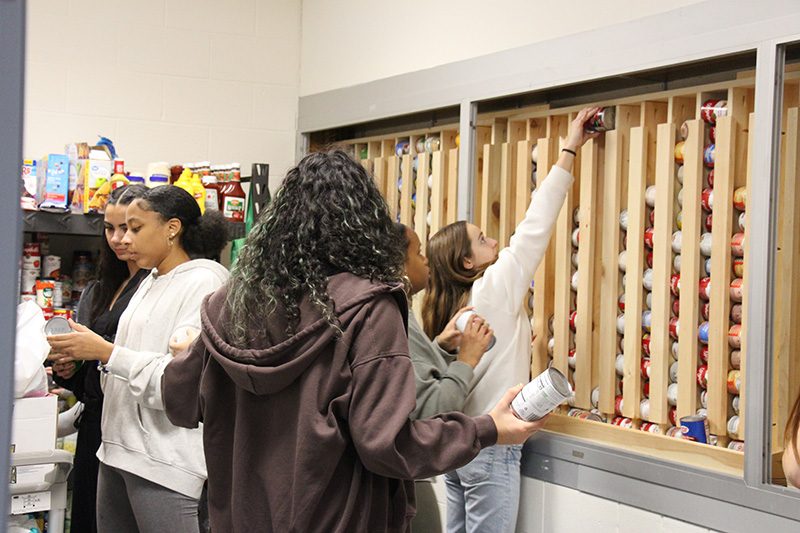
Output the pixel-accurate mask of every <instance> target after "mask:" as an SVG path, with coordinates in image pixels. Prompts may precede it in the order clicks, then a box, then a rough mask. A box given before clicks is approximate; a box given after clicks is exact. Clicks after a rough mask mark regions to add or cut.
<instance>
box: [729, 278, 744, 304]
mask: <svg viewBox="0 0 800 533" xmlns="http://www.w3.org/2000/svg"><path fill="white" fill-rule="evenodd" d="M730 294H731V300H733V301H734V302H736V303H739V302H741V301H742V298H743V297H744V280H743V279H742V278H734V279H732V280H731V288H730Z"/></svg>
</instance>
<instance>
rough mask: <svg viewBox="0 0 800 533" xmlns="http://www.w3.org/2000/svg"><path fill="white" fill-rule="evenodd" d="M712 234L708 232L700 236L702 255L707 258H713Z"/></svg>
mask: <svg viewBox="0 0 800 533" xmlns="http://www.w3.org/2000/svg"><path fill="white" fill-rule="evenodd" d="M711 250H712V248H711V232H710V231H707V232H705V233H703V234H702V235H700V253H701V254H703V255H704V256H706V257H711Z"/></svg>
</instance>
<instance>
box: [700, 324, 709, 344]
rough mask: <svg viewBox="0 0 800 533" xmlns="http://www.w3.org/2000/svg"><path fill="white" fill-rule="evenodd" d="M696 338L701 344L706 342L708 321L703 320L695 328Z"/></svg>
mask: <svg viewBox="0 0 800 533" xmlns="http://www.w3.org/2000/svg"><path fill="white" fill-rule="evenodd" d="M697 338H698V339H700V342H702V343H703V344H708V322H703V323H702V324H700V326H698V328H697Z"/></svg>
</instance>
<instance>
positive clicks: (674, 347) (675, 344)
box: [670, 341, 680, 361]
mask: <svg viewBox="0 0 800 533" xmlns="http://www.w3.org/2000/svg"><path fill="white" fill-rule="evenodd" d="M679 346H680V345H679V344H678V341H675V342H673V343H672V347H671V348H670V351H671V352H672V357H673V359H675V360H676V361H677V360H678V353H679V352H680V348H679Z"/></svg>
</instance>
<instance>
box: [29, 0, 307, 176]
mask: <svg viewBox="0 0 800 533" xmlns="http://www.w3.org/2000/svg"><path fill="white" fill-rule="evenodd" d="M300 23H301V2H300V1H299V0H289V1H287V0H227V1H225V2H222V1H221V0H114V1H113V2H105V1H102V0H29V1H28V9H27V28H26V30H27V50H26V54H27V55H26V73H25V75H26V89H25V132H24V145H23V153H24V155H25V157H41V156H42V155H45V154H47V153H50V152H54V153H61V152H62V150H63V148H64V145H65V144H66V143H68V142H74V141H88V142H95V141H97V139H98V138H97V136H98V135H104V136H106V137H108V138H110V139H112V140H113V141H114V144H115V146H116V148H117V151H118V153H119V155H120V156H121V157H122V158H124V159H125V162H126V168H127V169H129V170H141V171H144V170H145V168H146V166H147V164H148V163H149V162H152V161H168V162H169V163H170V164H182V163H185V162H195V161H202V160H208V161H211V163H212V164H221V163H230V162H233V161H238V162H239V163H240V164H241V165H242V171H243V175H249V174H250V164H251V163H253V162H266V163H269V164H270V174H271V188H272V189H273V190H274V188H275V187H276V186H277V184H278V183H279V182H280V180H281V178H282V177H283V175H284V174H285V172H286V170H287V169H288V168H289V167H290V166H291V165H292V164H293V163H294V162H295V143H296V116H297V97H298V88H299V76H300V35H301V27H300Z"/></svg>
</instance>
